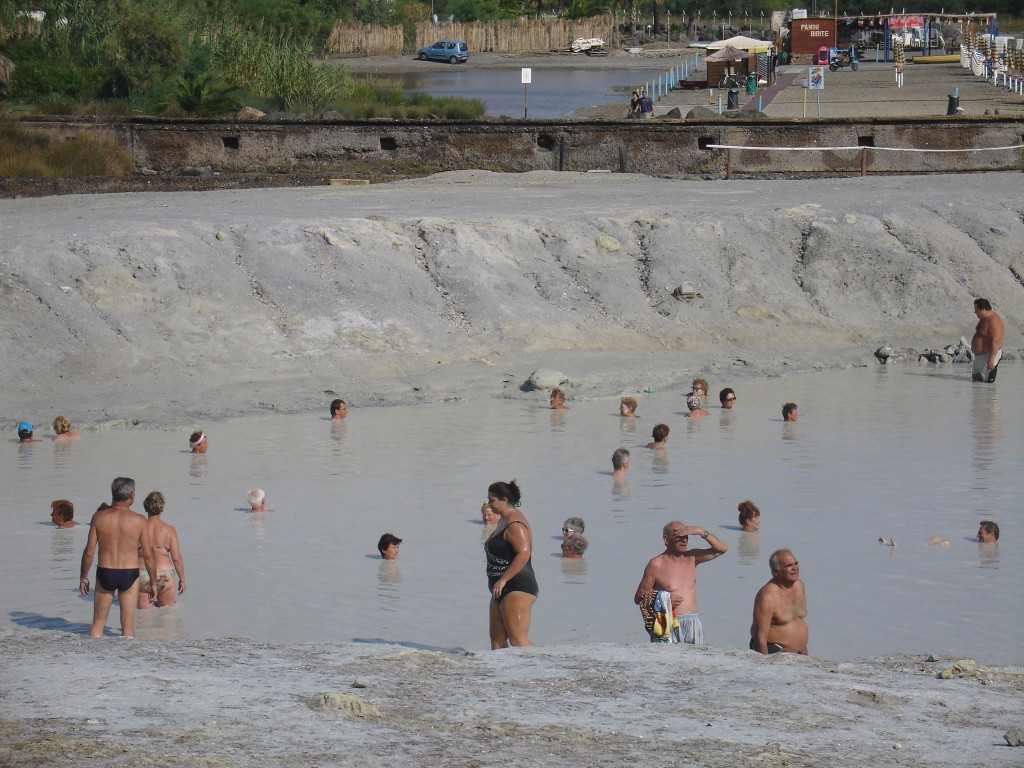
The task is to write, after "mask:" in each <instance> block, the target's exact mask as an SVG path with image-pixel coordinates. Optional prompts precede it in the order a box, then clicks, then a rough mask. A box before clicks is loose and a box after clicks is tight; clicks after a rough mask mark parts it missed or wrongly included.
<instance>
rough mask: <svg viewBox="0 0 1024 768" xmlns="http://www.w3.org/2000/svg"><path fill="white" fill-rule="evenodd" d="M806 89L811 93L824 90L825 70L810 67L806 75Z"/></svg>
mask: <svg viewBox="0 0 1024 768" xmlns="http://www.w3.org/2000/svg"><path fill="white" fill-rule="evenodd" d="M807 87H808V88H810V89H811V90H812V91H823V90H825V68H824V67H811V68H810V71H809V72H808V73H807Z"/></svg>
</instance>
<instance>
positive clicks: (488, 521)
mask: <svg viewBox="0 0 1024 768" xmlns="http://www.w3.org/2000/svg"><path fill="white" fill-rule="evenodd" d="M500 519H501V518H499V517H498V513H497V512H495V511H494V510H493V509H491V505H490V503H489V502H487V501H485V502H484V503H483V504H481V505H480V522H482V523H483V524H484V525H486V526H488V527H489V526H492V525H497V524H498V520H500Z"/></svg>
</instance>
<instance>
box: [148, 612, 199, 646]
mask: <svg viewBox="0 0 1024 768" xmlns="http://www.w3.org/2000/svg"><path fill="white" fill-rule="evenodd" d="M136 629H137V630H138V634H139V635H140V636H141V637H142V638H143V639H144V640H188V639H189V637H188V629H187V628H186V627H185V612H184V611H144V612H140V615H139V619H138V621H137V622H136Z"/></svg>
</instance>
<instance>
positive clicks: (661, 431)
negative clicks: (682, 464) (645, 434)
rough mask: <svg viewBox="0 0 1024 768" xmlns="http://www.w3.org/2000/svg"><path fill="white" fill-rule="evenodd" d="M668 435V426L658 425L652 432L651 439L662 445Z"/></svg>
mask: <svg viewBox="0 0 1024 768" xmlns="http://www.w3.org/2000/svg"><path fill="white" fill-rule="evenodd" d="M668 433H669V428H668V424H656V425H655V427H654V429H653V430H652V431H651V437H653V438H654V442H656V443H660V442H661V441H662V440H664V439H665V438H666V437H668Z"/></svg>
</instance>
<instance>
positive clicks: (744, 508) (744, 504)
mask: <svg viewBox="0 0 1024 768" xmlns="http://www.w3.org/2000/svg"><path fill="white" fill-rule="evenodd" d="M736 508H737V509H738V510H739V511H740V515H739V518H740V525H741V526H743V528H744V529H745V528H747V527H749V526H750V523H751V521H753V520H754V519H755V518H760V517H761V510H760V509H758V508H757V505H756V504H755V503H754V502H752V501H750V500H747V501H741V502H740V503H739V506H738V507H736Z"/></svg>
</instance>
